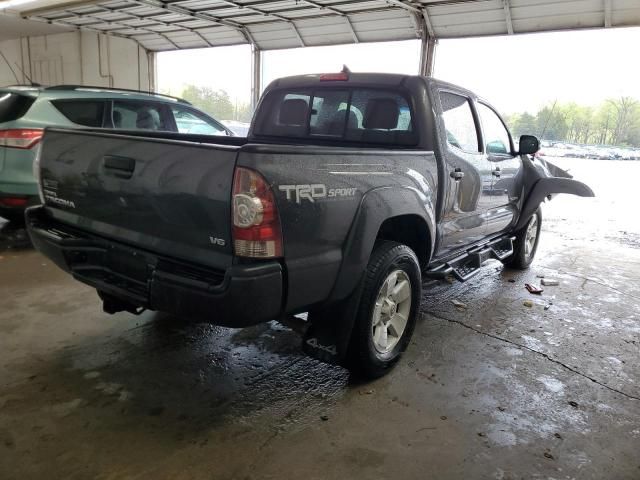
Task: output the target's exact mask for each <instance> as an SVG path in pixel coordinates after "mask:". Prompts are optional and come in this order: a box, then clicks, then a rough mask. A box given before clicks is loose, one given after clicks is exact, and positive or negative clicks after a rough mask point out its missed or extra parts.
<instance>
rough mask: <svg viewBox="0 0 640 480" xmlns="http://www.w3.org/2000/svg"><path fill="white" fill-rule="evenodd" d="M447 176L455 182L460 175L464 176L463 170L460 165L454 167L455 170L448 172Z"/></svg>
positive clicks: (460, 177)
mask: <svg viewBox="0 0 640 480" xmlns="http://www.w3.org/2000/svg"><path fill="white" fill-rule="evenodd" d="M449 176H450V177H451V178H453V179H454V180H455V181H456V182H457V181H458V180H461V179H462V177H464V172H463V171H462V169H461V168H460V167H456V168H455V170H454V171H453V172H451V173H450V174H449Z"/></svg>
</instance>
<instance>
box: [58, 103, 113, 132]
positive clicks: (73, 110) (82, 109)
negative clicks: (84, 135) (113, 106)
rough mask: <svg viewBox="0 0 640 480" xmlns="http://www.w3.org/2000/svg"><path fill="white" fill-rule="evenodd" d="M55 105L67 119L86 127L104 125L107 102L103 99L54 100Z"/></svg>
mask: <svg viewBox="0 0 640 480" xmlns="http://www.w3.org/2000/svg"><path fill="white" fill-rule="evenodd" d="M51 103H53V106H54V107H56V108H57V109H58V111H59V112H60V113H62V114H63V115H64V116H65V117H67V120H69V121H71V122H73V123H77V124H78V125H84V126H85V127H102V125H103V121H104V107H105V102H104V101H102V100H54V101H52V102H51Z"/></svg>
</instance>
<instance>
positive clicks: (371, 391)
mask: <svg viewBox="0 0 640 480" xmlns="http://www.w3.org/2000/svg"><path fill="white" fill-rule="evenodd" d="M358 393H359V394H360V395H373V394H374V393H376V391H375V390H373V389H370V390H359V391H358Z"/></svg>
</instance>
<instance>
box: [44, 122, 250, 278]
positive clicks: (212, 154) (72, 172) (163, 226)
mask: <svg viewBox="0 0 640 480" xmlns="http://www.w3.org/2000/svg"><path fill="white" fill-rule="evenodd" d="M143 135H144V134H139V135H138V134H136V135H130V134H123V133H113V132H108V133H105V132H96V131H79V130H65V129H50V130H47V131H46V134H45V137H44V141H43V144H42V152H41V158H40V180H41V184H42V189H43V194H44V198H45V205H46V206H47V207H48V211H49V212H50V214H51V215H52V216H53V217H54V218H56V219H58V220H60V221H61V222H64V223H66V224H69V225H72V226H75V227H77V228H78V229H81V230H84V231H87V232H91V233H94V234H98V235H101V236H103V237H105V238H113V239H116V240H117V241H119V242H122V243H128V244H130V245H133V246H137V247H140V248H144V249H147V250H150V251H153V252H156V253H159V254H163V255H167V256H170V257H175V258H179V259H183V260H187V261H192V262H197V263H199V264H202V265H208V266H211V267H216V268H224V267H226V266H229V265H231V262H232V242H231V226H230V215H231V205H230V199H231V188H232V183H233V172H234V167H235V162H236V157H237V151H238V148H239V147H238V146H233V145H229V146H228V145H222V144H208V143H197V142H193V141H184V140H178V139H175V138H173V139H162V138H152V137H145V136H143Z"/></svg>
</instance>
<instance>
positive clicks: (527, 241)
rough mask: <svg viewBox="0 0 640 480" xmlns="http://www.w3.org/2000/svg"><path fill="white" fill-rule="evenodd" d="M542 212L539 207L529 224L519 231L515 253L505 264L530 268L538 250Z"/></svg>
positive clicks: (514, 246) (514, 247)
mask: <svg viewBox="0 0 640 480" xmlns="http://www.w3.org/2000/svg"><path fill="white" fill-rule="evenodd" d="M541 225H542V213H541V212H540V208H538V209H537V210H536V211H535V213H534V214H533V215H531V218H530V219H529V221H528V222H527V224H526V225H525V226H524V227H523V228H522V229H521V230H520V231H518V232H516V239H515V241H514V245H513V254H512V255H511V256H510V257H509V258H508V259H506V260H505V262H504V263H505V265H507V266H508V267H511V268H516V269H518V270H525V269H527V268H529V265H531V262H533V258H534V257H535V255H536V251H537V250H538V243H539V241H540V227H541Z"/></svg>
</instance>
